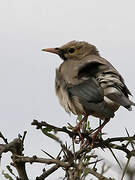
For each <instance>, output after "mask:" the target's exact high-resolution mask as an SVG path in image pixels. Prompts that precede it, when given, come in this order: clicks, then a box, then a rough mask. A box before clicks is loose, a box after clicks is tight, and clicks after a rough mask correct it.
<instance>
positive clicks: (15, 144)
mask: <svg viewBox="0 0 135 180" xmlns="http://www.w3.org/2000/svg"><path fill="white" fill-rule="evenodd" d="M25 135H26V132H24V136H23V138H22V139H21V137H19V138H15V139H14V140H13V141H11V142H10V143H8V144H0V156H1V155H2V153H6V152H9V151H10V152H11V153H12V157H11V158H12V160H13V162H12V165H13V166H14V167H15V168H16V170H17V172H18V174H19V180H28V176H27V173H26V169H25V163H24V162H22V163H17V162H15V159H16V158H15V157H16V155H18V156H22V155H23V154H22V152H23V141H24V138H25Z"/></svg>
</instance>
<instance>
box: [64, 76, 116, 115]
mask: <svg viewBox="0 0 135 180" xmlns="http://www.w3.org/2000/svg"><path fill="white" fill-rule="evenodd" d="M67 90H68V94H69V97H70V98H71V100H72V99H74V97H77V98H78V99H79V102H80V103H81V105H82V106H83V108H84V109H85V111H86V112H87V113H88V114H89V113H90V114H91V113H94V114H95V115H96V116H97V117H106V118H111V117H114V112H113V111H112V110H111V109H110V108H109V107H108V106H107V104H106V103H105V101H104V92H103V89H102V88H101V87H100V86H99V83H98V82H97V80H96V79H95V78H94V77H92V76H89V79H88V80H84V81H83V82H81V83H79V84H78V85H73V86H72V87H68V89H67Z"/></svg>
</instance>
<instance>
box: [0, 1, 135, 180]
mask: <svg viewBox="0 0 135 180" xmlns="http://www.w3.org/2000/svg"><path fill="white" fill-rule="evenodd" d="M134 7H135V1H133V0H130V1H127V0H119V1H116V0H110V1H108V0H102V1H99V0H85V1H81V0H74V1H73V0H68V1H63V0H55V1H54V0H29V1H27V0H23V1H21V0H4V1H2V0H1V1H0V131H1V132H2V133H3V134H4V135H5V136H6V137H7V138H8V140H9V141H11V140H12V139H13V138H15V137H17V135H18V133H21V134H23V132H24V131H25V130H26V131H28V133H27V136H26V140H25V152H24V153H25V155H29V156H32V155H37V156H42V157H45V155H44V154H43V153H42V152H41V149H44V150H46V151H48V152H50V154H52V155H53V156H57V154H58V152H59V150H60V147H59V145H58V146H55V148H54V144H55V143H53V142H52V140H49V139H48V138H47V137H45V136H43V135H42V134H41V132H39V131H37V130H36V129H35V127H33V126H31V122H32V120H33V119H38V120H39V121H40V120H45V121H47V122H48V123H50V124H53V125H56V126H61V127H62V126H65V125H67V123H68V122H69V123H71V124H73V125H75V119H76V117H75V116H74V115H72V116H71V117H70V116H69V115H68V114H67V113H66V112H65V111H64V109H63V108H62V107H61V106H60V105H59V103H58V99H57V97H56V96H55V89H54V79H55V69H56V68H57V67H58V66H59V65H60V63H61V62H62V60H61V59H60V58H59V57H58V56H56V55H53V54H49V53H44V52H42V51H41V49H42V48H48V47H56V46H61V45H63V44H64V43H66V42H68V41H71V40H84V41H88V42H89V43H91V44H94V45H96V46H97V48H98V50H99V52H100V54H101V56H103V57H104V58H106V59H107V60H109V61H110V62H111V63H112V64H113V65H114V66H115V67H116V69H117V70H118V71H119V72H120V73H121V75H122V76H123V77H124V79H125V82H126V84H127V86H128V87H129V89H130V90H131V92H132V94H133V96H135V83H134V77H135V68H134V67H135V35H134V34H135V11H134ZM131 99H132V100H134V101H135V98H131ZM134 113H135V109H133V111H132V112H128V111H127V110H126V109H124V108H122V107H121V108H120V109H119V111H118V112H117V113H116V117H115V118H114V119H112V121H110V122H109V123H108V124H107V125H106V127H105V128H104V130H103V131H104V132H106V133H107V135H106V136H105V137H106V138H107V137H116V136H126V132H125V128H127V129H128V131H129V133H130V135H133V134H134V132H135V118H134V117H135V115H134ZM89 120H90V122H91V124H92V126H93V127H96V126H97V125H98V121H97V119H95V118H93V117H89ZM65 141H66V139H65ZM0 143H2V141H1V140H0ZM98 153H99V154H100V153H101V150H100V151H99V152H98ZM100 156H101V157H104V158H105V159H106V160H109V161H111V163H112V164H114V166H115V164H116V162H115V160H114V159H113V157H112V155H111V154H110V153H109V152H107V151H105V152H102V153H101V154H100ZM118 158H119V159H121V161H123V162H124V161H125V160H126V157H125V154H119V155H118ZM113 161H114V162H113ZM8 163H10V153H8V154H5V156H3V158H2V160H1V171H2V170H6V169H5V166H6V165H7V164H8ZM134 165H135V164H134ZM116 166H117V165H116ZM41 167H42V168H43V167H44V165H42V166H39V165H38V164H35V165H28V166H27V170H28V175H29V177H31V180H32V179H34V178H35V176H37V175H40V174H41V173H42V168H41ZM116 169H117V168H116ZM116 169H115V168H114V171H110V172H108V174H109V173H110V174H111V176H112V177H115V178H117V179H118V178H119V175H118V174H119V171H118V172H117V170H116ZM6 171H7V170H6ZM62 176H63V172H62V171H61V170H59V171H58V172H56V173H54V174H53V175H52V176H50V177H49V178H48V179H49V180H51V179H59V177H62ZM0 179H2V180H3V179H4V178H3V176H2V175H0Z"/></svg>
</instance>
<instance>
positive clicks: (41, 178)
mask: <svg viewBox="0 0 135 180" xmlns="http://www.w3.org/2000/svg"><path fill="white" fill-rule="evenodd" d="M59 167H60V166H59V165H54V166H53V167H51V168H50V169H48V170H47V171H44V172H43V173H42V175H41V176H39V177H36V180H44V179H45V178H46V177H48V176H49V175H50V174H52V173H53V172H54V171H56V170H57V169H58V168H59Z"/></svg>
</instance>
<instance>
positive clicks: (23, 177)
mask: <svg viewBox="0 0 135 180" xmlns="http://www.w3.org/2000/svg"><path fill="white" fill-rule="evenodd" d="M31 124H32V125H35V126H36V128H37V129H40V130H42V132H43V133H44V134H45V135H47V136H48V137H50V138H52V139H54V140H55V141H56V142H58V143H59V144H60V146H61V151H60V153H59V154H58V156H57V157H56V158H54V157H53V156H52V155H50V154H49V153H48V152H45V151H44V150H42V151H43V152H44V153H45V154H46V155H47V156H49V159H48V158H42V157H37V156H36V155H34V156H32V157H28V156H24V154H23V150H24V148H23V146H24V140H25V137H26V133H27V132H26V131H25V132H24V135H23V136H21V135H19V136H18V138H15V139H14V140H13V141H11V142H8V141H7V139H6V138H5V137H4V136H3V135H2V133H0V138H1V139H2V140H3V141H4V143H5V144H0V156H2V154H3V153H6V152H9V151H10V152H11V153H12V157H11V159H12V165H13V166H14V167H15V168H16V169H17V172H18V176H19V177H17V176H15V177H16V179H17V180H28V179H29V178H28V176H27V172H26V169H25V164H26V163H30V164H33V163H40V164H41V163H42V164H47V165H53V166H52V167H51V168H49V169H47V170H46V169H45V168H44V169H43V172H42V174H41V175H40V176H37V177H36V180H44V179H45V178H46V177H48V176H49V175H50V174H52V173H53V172H55V171H56V170H57V169H59V168H60V167H61V168H62V169H63V170H64V171H65V178H66V179H67V180H84V179H85V177H86V176H87V175H88V174H91V175H93V176H95V177H96V178H97V179H99V180H114V179H112V178H107V177H105V176H104V173H105V172H106V171H107V170H108V168H106V170H105V168H104V165H103V167H102V172H101V173H99V172H98V171H97V169H96V165H97V164H98V163H99V161H101V160H99V159H98V156H97V155H95V154H91V148H90V146H88V144H87V145H86V146H83V148H82V147H81V146H80V149H79V150H77V151H76V150H75V147H74V141H72V146H73V148H72V149H71V147H67V145H64V144H63V143H62V140H60V139H59V138H58V137H57V136H56V133H57V132H63V133H66V134H68V135H69V137H70V138H71V139H72V140H73V139H74V138H76V137H77V136H79V134H78V133H77V132H74V131H72V130H69V129H68V128H67V127H62V128H60V127H56V126H53V125H51V124H48V123H46V122H44V121H42V122H38V121H37V120H33V122H32V123H31ZM91 132H92V131H90V132H89V131H82V132H81V135H82V138H83V140H84V139H85V140H87V141H88V142H91ZM134 140H135V135H134V136H129V134H128V137H115V138H108V139H105V140H103V138H102V134H101V135H100V136H99V137H97V139H96V140H95V145H94V148H98V147H100V148H102V149H104V148H108V149H117V150H120V151H122V152H124V153H126V157H127V158H128V159H131V157H132V156H135V149H134V142H133V141H134ZM125 141H126V142H127V143H126V145H125V144H121V145H118V144H116V143H117V142H119V143H123V142H125ZM114 142H115V143H114ZM129 144H131V146H132V150H130V149H129V148H128V145H129ZM111 151H112V150H111ZM113 156H114V155H113ZM93 158H94V161H93V160H91V159H93ZM116 160H117V159H116ZM92 166H93V167H92ZM127 166H128V164H127V165H126V168H128V167H127ZM126 168H125V169H124V172H123V175H122V178H123V177H124V174H125V172H126ZM65 178H64V179H65Z"/></svg>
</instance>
